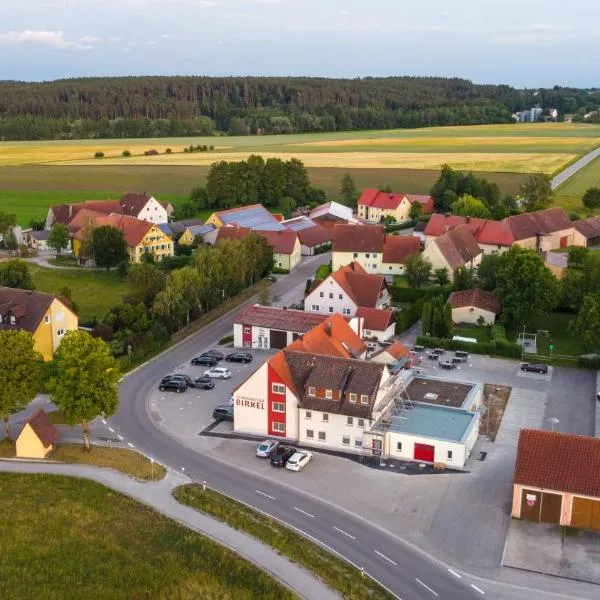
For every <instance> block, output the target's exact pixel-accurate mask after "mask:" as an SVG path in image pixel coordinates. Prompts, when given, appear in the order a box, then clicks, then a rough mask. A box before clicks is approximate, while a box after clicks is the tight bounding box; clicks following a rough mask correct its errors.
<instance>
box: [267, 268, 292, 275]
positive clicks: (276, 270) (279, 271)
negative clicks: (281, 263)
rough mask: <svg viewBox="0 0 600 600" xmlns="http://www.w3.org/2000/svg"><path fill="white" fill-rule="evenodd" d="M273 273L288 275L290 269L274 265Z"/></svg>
mask: <svg viewBox="0 0 600 600" xmlns="http://www.w3.org/2000/svg"><path fill="white" fill-rule="evenodd" d="M271 273H273V274H274V275H287V274H288V273H289V270H288V269H281V268H279V267H273V269H272V270H271Z"/></svg>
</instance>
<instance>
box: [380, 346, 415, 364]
mask: <svg viewBox="0 0 600 600" xmlns="http://www.w3.org/2000/svg"><path fill="white" fill-rule="evenodd" d="M384 352H387V353H388V354H389V355H390V356H391V357H392V358H393V359H394V360H399V359H400V358H408V359H409V360H410V363H411V364H413V365H414V364H415V361H417V360H418V359H416V357H415V356H413V353H412V352H411V351H410V350H409V349H408V348H407V347H406V346H405V345H404V344H403V343H402V342H398V341H396V342H393V343H392V344H390V345H389V346H386V347H385V348H382V349H381V350H379V351H378V352H376V353H375V354H373V355H372V356H371V358H374V357H376V356H379V355H380V354H383V353H384Z"/></svg>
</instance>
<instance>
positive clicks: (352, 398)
mask: <svg viewBox="0 0 600 600" xmlns="http://www.w3.org/2000/svg"><path fill="white" fill-rule="evenodd" d="M349 400H350V402H356V394H355V393H354V392H350V398H349Z"/></svg>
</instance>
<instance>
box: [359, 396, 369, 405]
mask: <svg viewBox="0 0 600 600" xmlns="http://www.w3.org/2000/svg"><path fill="white" fill-rule="evenodd" d="M360 403H361V404H369V396H365V394H361V395H360Z"/></svg>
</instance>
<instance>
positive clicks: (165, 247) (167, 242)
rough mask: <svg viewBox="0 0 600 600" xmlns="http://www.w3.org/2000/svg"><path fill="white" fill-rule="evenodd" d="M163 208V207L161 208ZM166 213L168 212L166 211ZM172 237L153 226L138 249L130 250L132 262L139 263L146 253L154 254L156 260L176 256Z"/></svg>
mask: <svg viewBox="0 0 600 600" xmlns="http://www.w3.org/2000/svg"><path fill="white" fill-rule="evenodd" d="M161 208H162V207H161ZM163 210H164V209H163ZM165 212H166V211H165ZM173 246H174V244H173V240H172V239H171V236H168V235H166V234H165V233H163V232H162V231H161V230H160V228H159V227H157V226H156V225H155V226H153V227H152V228H151V229H150V230H149V231H148V233H147V234H146V235H145V236H144V239H143V240H142V241H141V243H140V244H139V245H138V246H137V247H136V248H130V259H131V262H134V263H139V262H140V261H141V258H142V254H143V253H144V252H146V251H147V252H153V253H154V256H155V258H156V260H162V259H163V257H165V256H173V255H174V254H175V251H174V248H173Z"/></svg>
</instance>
